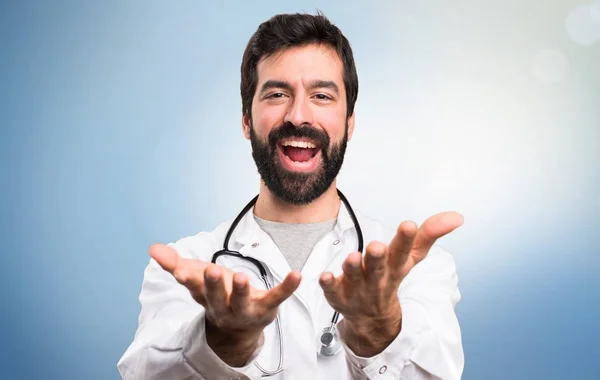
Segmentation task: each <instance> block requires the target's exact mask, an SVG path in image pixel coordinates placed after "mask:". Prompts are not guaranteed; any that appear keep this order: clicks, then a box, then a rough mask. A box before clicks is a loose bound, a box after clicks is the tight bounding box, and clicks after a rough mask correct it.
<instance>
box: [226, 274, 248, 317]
mask: <svg viewBox="0 0 600 380" xmlns="http://www.w3.org/2000/svg"><path fill="white" fill-rule="evenodd" d="M249 298H250V284H249V282H248V276H247V275H246V274H245V273H240V272H238V273H235V274H234V275H233V284H232V289H231V297H230V298H229V306H230V307H231V310H232V311H233V312H235V313H237V314H241V313H242V312H244V311H245V310H246V309H247V308H248V300H249Z"/></svg>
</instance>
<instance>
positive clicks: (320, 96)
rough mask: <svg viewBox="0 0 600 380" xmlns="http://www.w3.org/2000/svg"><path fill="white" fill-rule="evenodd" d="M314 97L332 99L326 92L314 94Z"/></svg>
mask: <svg viewBox="0 0 600 380" xmlns="http://www.w3.org/2000/svg"><path fill="white" fill-rule="evenodd" d="M315 98H317V99H318V100H332V97H331V96H329V95H327V94H316V95H315Z"/></svg>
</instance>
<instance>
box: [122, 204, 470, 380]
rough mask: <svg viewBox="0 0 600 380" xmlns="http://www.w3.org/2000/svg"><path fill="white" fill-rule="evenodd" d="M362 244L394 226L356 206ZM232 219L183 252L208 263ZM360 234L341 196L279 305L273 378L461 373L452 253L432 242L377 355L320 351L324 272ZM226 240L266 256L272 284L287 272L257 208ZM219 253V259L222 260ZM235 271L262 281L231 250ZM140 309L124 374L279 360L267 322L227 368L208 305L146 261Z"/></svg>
mask: <svg viewBox="0 0 600 380" xmlns="http://www.w3.org/2000/svg"><path fill="white" fill-rule="evenodd" d="M355 213H356V216H357V218H358V220H359V223H360V226H361V229H362V232H363V236H364V244H365V247H366V246H367V244H368V243H369V242H370V241H372V240H379V241H382V242H384V243H386V244H387V243H389V242H390V241H391V239H392V237H393V236H394V234H395V229H390V228H386V227H384V226H383V225H381V224H380V223H378V222H376V221H374V220H371V219H369V218H367V217H365V216H364V215H362V214H361V213H359V212H355ZM230 225H231V221H228V222H225V223H222V224H220V225H219V226H218V227H217V228H216V229H215V230H213V231H212V232H201V233H199V234H197V235H195V236H190V237H187V238H184V239H181V240H179V241H177V242H176V243H174V244H172V246H173V247H175V248H176V250H177V251H178V252H179V255H181V256H183V257H187V258H196V259H199V260H203V261H206V262H210V260H211V258H212V255H213V253H214V252H216V251H218V250H220V249H221V248H222V247H223V239H224V237H225V234H226V232H227V229H228V228H229V226H230ZM357 243H358V239H357V234H356V230H355V228H354V224H353V223H352V219H351V218H350V216H349V214H348V212H347V210H346V207H345V206H344V204H343V203H342V204H341V208H340V212H339V215H338V221H337V223H336V225H335V227H334V230H333V231H332V232H331V233H329V234H327V235H326V236H325V237H324V238H323V239H321V240H320V241H319V242H318V243H317V245H316V246H315V248H314V250H313V252H312V254H311V255H310V257H309V258H308V261H307V262H306V264H305V266H304V267H303V269H302V281H301V284H300V287H299V288H298V289H297V291H296V292H295V293H294V295H293V296H292V297H290V298H289V299H287V300H286V301H284V303H283V304H282V305H281V306H280V308H279V313H280V318H281V324H282V326H281V328H282V331H283V342H284V359H283V372H281V373H279V374H278V375H276V376H272V377H270V378H271V379H272V380H284V379H285V380H292V379H297V380H299V379H311V380H333V379H373V380H374V379H378V380H398V379H437V378H440V379H444V380H446V379H449V380H450V379H460V377H461V375H462V371H463V364H464V357H463V349H462V341H461V333H460V327H459V324H458V321H457V318H456V315H455V312H454V307H455V305H456V303H457V302H458V301H459V300H460V292H459V290H458V286H457V274H456V268H455V265H454V260H453V258H452V256H451V255H450V254H448V253H447V252H446V251H444V250H443V249H441V248H440V247H438V246H434V247H433V248H432V249H431V250H430V252H429V254H428V256H427V257H426V258H425V259H424V260H423V261H421V262H420V263H419V264H417V265H416V266H415V267H414V268H413V269H412V270H411V271H410V273H409V274H408V276H407V277H406V278H405V279H404V280H403V281H402V283H401V284H400V288H399V290H398V295H399V297H400V304H401V306H402V330H401V332H400V334H399V335H398V337H397V338H396V339H395V340H394V341H393V342H392V343H391V344H390V345H389V346H388V347H387V348H386V349H385V350H384V351H383V352H382V353H380V354H379V355H377V356H375V357H373V358H360V357H357V356H355V355H354V354H353V353H352V352H351V351H350V349H349V348H348V347H347V346H345V345H344V349H343V350H342V351H341V352H340V353H338V354H337V355H336V356H334V357H328V358H321V357H319V356H318V355H317V347H318V346H317V336H318V335H319V333H320V332H321V330H322V329H323V328H325V327H327V326H328V325H329V322H330V320H331V317H332V315H333V309H332V308H331V307H330V306H329V304H328V303H327V301H326V300H325V297H324V295H323V291H322V289H321V288H320V286H319V282H318V278H319V275H320V274H321V273H323V272H324V271H330V272H333V273H334V274H335V275H336V276H337V275H339V274H340V273H341V272H342V270H341V264H342V262H343V261H344V260H345V258H346V257H347V256H348V254H350V253H351V252H354V251H356V250H357ZM229 248H230V249H234V250H238V251H239V252H240V253H241V254H242V255H245V256H250V257H254V258H256V259H258V260H260V261H261V262H262V263H263V265H264V266H265V268H267V269H268V272H269V277H270V280H271V284H273V283H275V284H278V283H280V282H281V281H282V280H283V278H285V276H286V274H287V273H288V272H289V271H290V267H289V265H288V264H287V262H286V260H285V258H284V256H283V255H282V254H281V252H280V251H279V250H278V248H277V247H276V246H275V244H274V243H273V241H272V240H271V238H270V237H269V236H268V235H267V234H266V233H265V232H264V231H262V230H261V229H260V227H259V226H258V224H257V223H256V221H255V220H254V218H253V215H252V211H250V212H248V213H247V214H246V215H245V216H244V218H243V219H242V220H241V221H240V223H239V225H238V227H237V228H236V230H235V232H234V234H233V236H232V238H231V240H230V242H229ZM219 260H221V259H219ZM228 260H229V261H228V263H227V265H228V266H229V267H230V268H232V269H233V270H234V271H245V272H247V273H249V274H251V275H250V276H249V278H250V281H251V284H252V285H254V286H256V287H260V288H262V289H264V285H263V284H262V282H261V281H260V279H259V277H258V271H257V269H256V268H255V267H254V266H253V265H252V264H250V263H248V262H247V261H244V260H240V259H228ZM139 299H140V303H141V312H140V315H139V327H138V329H137V331H136V334H135V338H134V340H133V342H132V343H131V345H130V346H129V347H128V349H127V351H126V352H125V353H124V355H123V357H122V358H121V359H120V360H119V362H118V365H117V367H118V370H119V372H120V374H121V376H122V377H123V379H125V380H133V379H136V380H142V379H143V380H155V379H156V380H158V379H161V380H165V379H173V380H179V379H182V380H183V379H206V380H220V379H253V380H254V379H260V378H261V375H262V374H261V372H260V371H259V370H258V368H257V367H256V366H255V365H254V364H253V360H257V361H258V363H259V364H260V365H261V366H262V367H263V368H265V369H267V370H273V369H275V368H277V364H278V341H277V339H278V334H277V330H276V328H275V323H272V324H271V325H270V326H268V327H267V328H266V329H265V339H264V342H263V343H262V345H260V346H259V348H258V349H257V351H256V352H255V354H254V355H253V356H252V358H251V360H250V362H249V363H248V364H247V365H246V366H245V367H243V368H231V367H228V366H227V365H226V364H225V363H223V362H222V361H221V360H220V359H219V358H218V357H217V356H216V355H215V354H214V352H212V350H211V349H210V348H209V347H208V345H207V344H206V340H205V335H204V309H203V307H202V306H201V305H199V304H198V303H196V302H195V301H194V300H193V299H192V298H191V296H190V294H189V291H188V290H187V289H186V288H185V287H183V286H182V285H180V284H179V283H177V282H176V281H175V279H174V278H173V276H172V275H171V274H169V273H167V272H166V271H164V270H162V268H160V266H159V265H158V264H157V263H156V262H155V261H154V260H152V259H151V260H150V263H149V264H148V266H147V268H146V270H145V273H144V280H143V283H142V289H141V293H140V297H139Z"/></svg>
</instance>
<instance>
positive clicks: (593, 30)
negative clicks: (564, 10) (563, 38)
mask: <svg viewBox="0 0 600 380" xmlns="http://www.w3.org/2000/svg"><path fill="white" fill-rule="evenodd" d="M599 15H600V2H599V1H596V2H594V3H593V4H591V5H579V6H577V7H575V8H574V9H573V10H572V11H571V12H570V13H569V15H568V16H567V19H566V21H565V27H566V29H567V33H568V34H569V37H571V38H572V39H573V41H575V42H577V43H578V44H581V45H591V44H593V43H595V42H597V41H598V40H599V39H600V17H599Z"/></svg>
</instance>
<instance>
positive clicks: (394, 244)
mask: <svg viewBox="0 0 600 380" xmlns="http://www.w3.org/2000/svg"><path fill="white" fill-rule="evenodd" d="M357 94H358V78H357V74H356V68H355V65H354V58H353V55H352V50H351V48H350V45H349V43H348V41H347V39H346V38H345V37H344V35H343V34H342V33H341V32H340V30H339V29H338V28H337V27H335V26H334V25H332V24H331V23H330V22H329V21H328V20H327V19H326V18H325V17H324V16H322V15H316V16H313V15H306V14H293V15H277V16H275V17H273V18H271V19H270V20H268V21H266V22H264V23H263V24H261V25H260V26H259V28H258V30H257V31H256V33H255V34H254V35H253V36H252V37H251V39H250V41H249V43H248V45H247V47H246V50H245V52H244V55H243V61H242V65H241V96H242V128H243V133H244V136H245V137H246V138H247V139H249V140H250V143H251V145H252V152H253V153H252V155H253V158H254V161H255V162H256V165H257V167H258V171H259V173H260V176H261V178H262V180H261V183H260V189H259V193H258V195H257V197H256V198H254V199H253V200H252V201H251V202H250V203H248V205H247V206H246V207H245V208H244V209H243V210H242V211H241V213H240V214H239V216H238V217H237V218H235V219H234V220H230V221H228V222H226V223H222V224H221V225H219V226H217V227H216V229H215V230H213V231H211V232H201V233H199V234H197V235H195V236H190V237H187V238H184V239H181V240H179V241H177V242H176V243H172V244H168V245H163V244H155V245H153V246H151V247H150V256H151V259H150V263H149V264H148V266H147V268H146V270H145V275H144V280H143V283H142V289H141V294H140V302H141V306H142V309H141V313H140V316H139V327H138V329H137V332H136V334H135V339H134V340H133V342H132V343H131V345H130V346H129V348H128V349H127V351H126V352H125V354H124V355H123V357H122V358H121V359H120V361H119V363H118V369H119V372H120V373H121V376H122V377H123V378H124V379H140V380H141V379H143V380H153V379H181V380H183V379H208V380H220V379H260V378H264V377H268V378H271V379H286V380H290V379H312V380H325V379H328V380H331V379H381V380H383V379H390V380H392V379H438V378H439V379H459V378H460V377H461V374H462V370H463V363H464V358H463V350H462V343H461V333H460V328H459V324H458V321H457V318H456V315H455V312H454V307H455V305H456V303H457V302H458V301H459V299H460V293H459V290H458V287H457V275H456V269H455V265H454V260H453V258H452V256H450V254H448V253H447V252H445V251H444V250H442V249H441V248H439V247H437V246H436V245H434V243H435V241H436V239H438V238H440V237H441V236H444V235H446V234H448V233H450V232H451V231H453V230H454V229H456V228H457V227H459V226H460V225H461V224H462V222H463V220H462V216H461V215H459V214H457V213H455V212H445V213H440V214H437V215H434V216H432V217H430V218H429V219H428V220H426V221H425V222H424V223H423V224H422V225H421V226H420V227H418V226H417V225H415V224H414V223H412V222H403V223H401V224H400V225H399V227H398V228H397V229H388V228H386V227H384V226H382V225H381V224H379V223H378V222H376V221H374V220H371V219H369V218H367V217H365V216H363V215H362V214H360V213H358V212H356V211H354V210H352V207H351V205H350V203H349V201H348V200H347V199H346V197H345V196H344V195H343V193H342V192H341V191H339V190H338V189H337V187H336V177H337V174H338V172H339V170H340V168H341V166H342V162H343V158H344V153H345V149H346V144H347V142H348V141H350V139H351V138H352V133H353V131H354V104H355V101H356V99H357ZM391 144H392V142H390V148H392V145H391ZM391 170H392V171H393V165H392V167H391ZM377 186H385V183H384V182H381V183H379V184H374V187H375V188H374V189H373V190H374V194H375V192H376V187H377ZM398 191H399V192H401V189H398ZM363 242H364V245H365V246H364V247H363Z"/></svg>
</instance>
